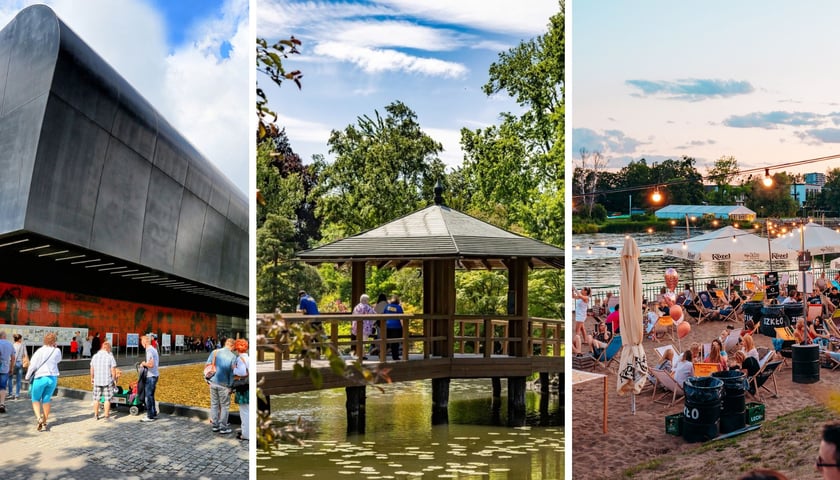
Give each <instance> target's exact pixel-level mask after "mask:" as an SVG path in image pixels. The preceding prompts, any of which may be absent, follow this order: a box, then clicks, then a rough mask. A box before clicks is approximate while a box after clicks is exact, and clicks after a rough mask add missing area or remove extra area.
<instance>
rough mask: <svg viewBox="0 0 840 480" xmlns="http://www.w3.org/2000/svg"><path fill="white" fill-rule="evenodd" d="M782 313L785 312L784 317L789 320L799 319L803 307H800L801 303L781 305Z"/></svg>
mask: <svg viewBox="0 0 840 480" xmlns="http://www.w3.org/2000/svg"><path fill="white" fill-rule="evenodd" d="M782 311H784V312H785V316H786V317H788V318H789V319H790V318H799V317H801V316H802V315H803V312H804V311H805V310H804V307H803V306H802V302H795V303H785V304H784V305H782Z"/></svg>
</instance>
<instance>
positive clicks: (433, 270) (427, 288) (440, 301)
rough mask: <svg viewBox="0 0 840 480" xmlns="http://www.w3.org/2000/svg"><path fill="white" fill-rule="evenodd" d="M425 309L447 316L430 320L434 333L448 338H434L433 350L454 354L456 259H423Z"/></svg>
mask: <svg viewBox="0 0 840 480" xmlns="http://www.w3.org/2000/svg"><path fill="white" fill-rule="evenodd" d="M423 313H424V314H425V315H435V316H441V317H445V318H436V319H434V320H431V322H430V330H431V332H429V333H430V334H431V335H432V336H436V337H445V338H447V340H446V341H444V342H440V341H438V342H433V343H432V346H431V353H432V355H434V356H439V357H451V356H452V352H453V348H454V345H453V341H452V325H451V323H452V322H451V321H452V318H453V315H455V262H454V261H452V260H425V261H424V262H423Z"/></svg>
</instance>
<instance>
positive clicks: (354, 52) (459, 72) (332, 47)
mask: <svg viewBox="0 0 840 480" xmlns="http://www.w3.org/2000/svg"><path fill="white" fill-rule="evenodd" d="M315 54H316V55H323V56H327V57H331V58H334V59H336V60H341V61H345V62H350V63H353V64H355V65H356V66H357V67H359V68H361V69H362V70H364V71H365V72H367V73H382V72H388V71H403V72H410V73H419V74H423V75H429V76H437V77H446V78H459V77H462V76H464V75H466V74H467V72H468V70H467V67H465V66H463V65H461V64H460V63H455V62H448V61H445V60H438V59H436V58H421V57H417V56H413V55H407V54H405V53H402V52H398V51H396V50H389V49H373V48H361V47H355V46H353V45H349V44H346V43H339V42H325V43H320V44H318V45H317V46H316V47H315Z"/></svg>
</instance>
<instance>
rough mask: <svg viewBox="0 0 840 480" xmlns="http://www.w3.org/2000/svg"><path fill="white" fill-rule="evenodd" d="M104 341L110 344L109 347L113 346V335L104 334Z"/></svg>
mask: <svg viewBox="0 0 840 480" xmlns="http://www.w3.org/2000/svg"><path fill="white" fill-rule="evenodd" d="M105 341H106V342H108V343H110V344H111V345H113V344H114V334H113V333H106V334H105Z"/></svg>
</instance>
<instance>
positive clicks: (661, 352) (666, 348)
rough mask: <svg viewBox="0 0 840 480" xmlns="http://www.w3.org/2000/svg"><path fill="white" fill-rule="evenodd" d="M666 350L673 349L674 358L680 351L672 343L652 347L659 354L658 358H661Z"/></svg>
mask: <svg viewBox="0 0 840 480" xmlns="http://www.w3.org/2000/svg"><path fill="white" fill-rule="evenodd" d="M668 350H673V351H674V358H677V355H679V354H680V352H679V351H678V350H677V349H676V347H674V346H673V345H662V346H661V347H656V348H654V349H653V351H655V352H656V354H657V355H659V360H662V357H664V356H665V352H667V351H668Z"/></svg>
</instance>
